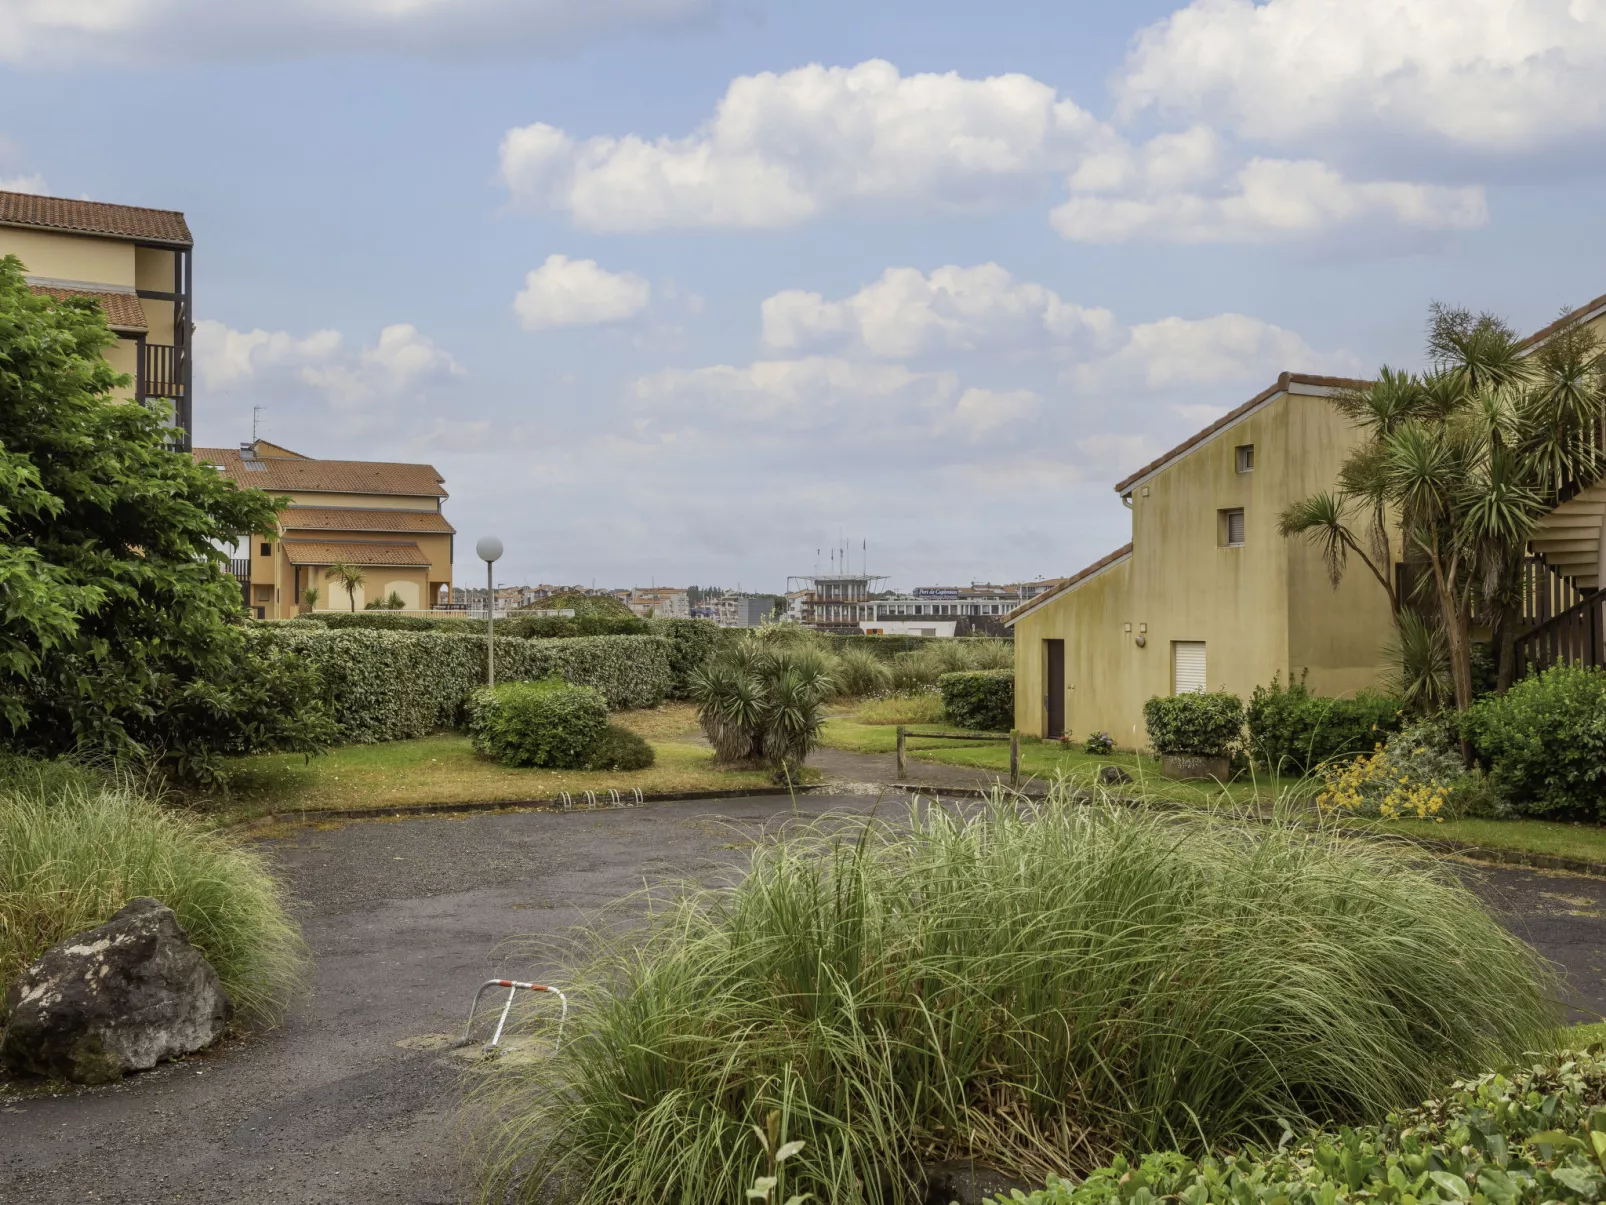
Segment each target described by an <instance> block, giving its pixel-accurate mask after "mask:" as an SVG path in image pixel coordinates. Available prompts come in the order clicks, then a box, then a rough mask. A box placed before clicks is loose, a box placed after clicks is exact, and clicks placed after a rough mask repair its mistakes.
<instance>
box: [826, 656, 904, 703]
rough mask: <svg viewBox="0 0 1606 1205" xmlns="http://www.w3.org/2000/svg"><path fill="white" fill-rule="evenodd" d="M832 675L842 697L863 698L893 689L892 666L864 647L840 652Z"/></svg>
mask: <svg viewBox="0 0 1606 1205" xmlns="http://www.w3.org/2000/svg"><path fill="white" fill-rule="evenodd" d="M831 677H832V678H833V679H834V680H835V682H836V688H837V691H838V693H839V694H840V695H841V697H843V698H848V699H862V698H865V697H866V696H868V695H879V694H884V693H885V692H886V691H889V690H891V689H892V667H891V666H890V665H888V664H887V663H886V661H884V660H883V659H882V658H880V657H877V656H876V655H875V654H874V653H872V652H870V651H869V650H868V649H863V648H847V649H843V650H842V652H840V653H838V654H837V659H836V666H835V668H834V670H833V671H832V674H831Z"/></svg>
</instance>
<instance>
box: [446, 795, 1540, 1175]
mask: <svg viewBox="0 0 1606 1205" xmlns="http://www.w3.org/2000/svg"><path fill="white" fill-rule="evenodd" d="M1068 804H1069V801H1068V800H1066V799H1064V798H1051V799H1049V800H1048V801H1046V802H1045V803H1043V804H1041V805H1033V804H1029V803H1026V802H1024V801H1021V800H1016V799H1005V798H995V800H994V801H993V802H992V804H991V805H990V806H986V807H983V808H982V809H979V810H978V811H977V812H975V813H972V814H970V815H968V816H955V815H952V814H947V813H944V812H941V811H939V810H936V809H932V810H930V811H929V812H928V813H927V814H925V815H924V816H921V815H919V814H913V815H911V816H910V818H909V820H908V821H907V822H905V823H902V824H897V825H885V826H878V825H875V824H874V823H872V824H870V825H867V826H864V825H862V822H852V821H847V820H842V819H839V820H836V821H827V822H822V823H821V824H820V825H818V826H816V827H814V828H813V829H805V830H803V831H802V832H801V833H797V834H794V835H792V836H790V837H788V838H786V839H784V840H777V841H775V842H773V843H770V844H766V845H764V846H762V847H761V848H760V849H759V851H758V852H757V853H756V854H755V855H754V860H753V863H752V867H751V872H750V873H749V875H748V876H747V877H746V879H745V880H743V881H742V882H741V883H740V884H738V885H737V886H735V887H734V888H731V889H728V890H710V889H705V888H700V887H687V888H686V889H685V890H684V891H683V892H682V893H680V894H679V895H678V896H676V897H675V898H673V899H672V900H667V901H666V900H662V899H658V900H655V901H654V902H653V907H652V908H651V910H650V914H649V918H648V920H647V922H646V926H645V929H644V930H642V929H636V930H634V931H632V932H630V933H629V934H628V935H627V936H625V937H619V936H617V935H613V934H611V933H610V932H608V931H605V930H598V931H597V932H595V933H594V935H593V937H592V939H591V944H590V945H589V946H588V947H586V948H584V949H583V950H582V951H581V952H579V954H578V955H577V956H576V957H575V958H574V959H573V960H572V961H571V964H570V966H569V967H568V968H566V969H565V970H564V971H563V972H562V974H563V977H564V981H565V982H566V983H572V984H575V985H576V989H575V994H574V1009H573V1012H572V1013H571V1016H570V1021H569V1025H570V1028H569V1030H568V1031H567V1034H566V1038H565V1041H564V1045H563V1048H562V1049H561V1050H560V1051H559V1052H558V1053H557V1054H556V1055H555V1056H554V1057H550V1058H542V1059H532V1060H526V1061H522V1062H514V1061H511V1060H510V1061H508V1062H506V1063H504V1064H502V1065H499V1066H496V1067H493V1068H492V1069H491V1070H490V1071H489V1072H488V1073H487V1078H486V1080H485V1081H484V1083H483V1084H482V1087H481V1089H480V1095H479V1096H478V1098H477V1101H476V1104H475V1106H474V1107H475V1109H476V1112H477V1116H478V1117H479V1118H480V1120H481V1125H482V1129H481V1130H480V1143H481V1149H482V1151H483V1153H484V1154H485V1156H486V1157H487V1160H488V1164H487V1167H488V1170H487V1176H486V1183H485V1194H486V1199H488V1200H497V1201H502V1200H504V1199H517V1200H524V1201H535V1200H541V1199H546V1198H545V1197H544V1196H543V1194H545V1193H547V1192H549V1191H552V1190H554V1189H559V1188H561V1191H560V1195H561V1192H562V1191H566V1192H570V1193H572V1194H573V1198H572V1199H573V1200H574V1201H575V1202H576V1203H577V1205H601V1203H602V1202H613V1201H622V1200H632V1201H633V1200H646V1199H655V1200H697V1201H701V1202H709V1203H711V1205H712V1203H718V1202H729V1203H731V1205H736V1203H737V1202H741V1201H743V1199H744V1193H745V1190H746V1188H747V1186H748V1185H750V1184H751V1183H752V1182H753V1180H754V1178H755V1176H758V1175H761V1174H764V1172H765V1171H766V1170H767V1164H766V1161H765V1158H764V1154H763V1150H762V1148H761V1147H760V1146H759V1144H758V1142H756V1141H755V1139H754V1129H755V1127H756V1128H757V1129H758V1130H759V1131H760V1132H767V1133H768V1135H769V1141H770V1143H771V1144H772V1146H781V1145H783V1144H791V1143H801V1144H803V1146H802V1149H801V1151H800V1152H798V1153H797V1154H795V1156H794V1157H793V1158H791V1159H790V1160H789V1161H788V1162H787V1164H786V1169H787V1172H786V1184H785V1187H784V1190H782V1191H780V1192H779V1193H778V1195H779V1196H780V1197H782V1198H785V1197H788V1196H790V1195H791V1194H794V1193H813V1194H814V1196H815V1199H817V1200H825V1201H832V1202H836V1203H840V1205H851V1203H854V1202H876V1203H877V1205H881V1203H886V1205H903V1203H906V1202H913V1201H916V1200H920V1199H922V1198H921V1190H920V1188H919V1185H918V1176H917V1175H916V1174H915V1173H916V1168H917V1166H918V1165H919V1163H921V1162H922V1161H924V1160H929V1159H943V1158H967V1157H968V1158H974V1159H976V1160H978V1161H980V1162H983V1163H986V1164H989V1165H991V1166H995V1167H999V1168H1003V1169H1006V1170H1010V1171H1013V1172H1015V1173H1016V1174H1020V1175H1024V1176H1028V1177H1031V1176H1042V1175H1045V1174H1047V1173H1049V1172H1054V1173H1058V1174H1074V1173H1076V1172H1078V1171H1085V1170H1087V1169H1089V1168H1091V1167H1094V1166H1097V1165H1098V1164H1099V1163H1100V1162H1102V1161H1104V1160H1106V1159H1107V1158H1108V1157H1109V1156H1110V1155H1111V1154H1112V1153H1113V1152H1114V1151H1116V1150H1119V1149H1138V1150H1147V1149H1157V1148H1164V1147H1172V1146H1175V1147H1179V1148H1181V1149H1184V1150H1197V1149H1199V1148H1201V1147H1206V1146H1210V1147H1213V1146H1216V1145H1217V1144H1221V1143H1228V1142H1233V1141H1239V1140H1244V1139H1251V1138H1254V1139H1262V1140H1268V1139H1269V1140H1270V1141H1272V1142H1275V1141H1276V1138H1277V1135H1278V1134H1279V1133H1280V1132H1281V1127H1282V1120H1283V1119H1287V1120H1288V1121H1289V1122H1291V1123H1293V1124H1296V1125H1299V1124H1306V1123H1309V1124H1320V1123H1328V1122H1334V1121H1338V1122H1349V1121H1361V1120H1366V1119H1373V1120H1377V1119H1381V1117H1382V1115H1383V1114H1384V1113H1386V1112H1387V1111H1388V1110H1390V1109H1393V1108H1397V1107H1400V1106H1403V1105H1406V1104H1409V1103H1410V1102H1412V1101H1415V1100H1418V1099H1421V1098H1422V1097H1424V1096H1426V1095H1428V1094H1429V1093H1430V1092H1431V1091H1433V1090H1435V1089H1436V1088H1438V1087H1439V1086H1441V1085H1442V1084H1444V1083H1446V1082H1448V1081H1449V1079H1450V1078H1452V1076H1453V1075H1454V1074H1455V1073H1456V1072H1457V1071H1458V1070H1460V1069H1462V1068H1465V1067H1480V1066H1487V1065H1495V1064H1498V1063H1500V1062H1501V1061H1503V1060H1505V1059H1508V1058H1513V1057H1515V1056H1518V1055H1520V1054H1521V1052H1523V1051H1525V1050H1533V1049H1538V1048H1540V1046H1541V1045H1542V1044H1543V1043H1544V1042H1545V1040H1546V1039H1547V1038H1548V1037H1549V1035H1551V1034H1552V1033H1553V1031H1554V1027H1555V1024H1556V1017H1555V1015H1554V1012H1553V1008H1552V1005H1551V1004H1549V1003H1548V999H1549V995H1550V992H1551V989H1552V986H1553V985H1552V983H1551V981H1550V977H1549V972H1548V971H1547V970H1546V969H1545V968H1544V966H1543V964H1542V963H1541V961H1540V960H1539V959H1538V957H1537V956H1536V955H1534V954H1533V952H1532V951H1531V950H1529V949H1528V948H1527V947H1526V946H1524V945H1523V944H1522V943H1521V942H1520V941H1518V940H1517V939H1516V938H1514V937H1512V936H1511V935H1510V934H1509V933H1507V932H1506V931H1505V930H1504V929H1503V928H1502V927H1501V926H1500V925H1499V924H1498V923H1497V922H1496V921H1495V920H1494V919H1493V918H1492V917H1491V916H1490V915H1489V913H1488V912H1487V911H1486V910H1485V909H1484V907H1483V906H1482V905H1481V904H1480V903H1479V902H1478V900H1477V899H1476V898H1475V897H1474V896H1472V895H1471V894H1470V893H1469V892H1468V891H1467V890H1466V889H1465V888H1463V887H1462V886H1461V885H1460V884H1459V883H1458V882H1457V881H1456V880H1455V879H1454V878H1453V877H1452V876H1451V875H1449V874H1448V873H1441V872H1440V871H1438V870H1437V869H1436V868H1434V867H1433V866H1431V865H1424V864H1423V862H1422V860H1420V859H1412V858H1411V857H1410V856H1409V855H1408V853H1407V852H1406V851H1403V850H1401V849H1399V848H1396V847H1392V846H1386V845H1381V844H1373V843H1367V842H1356V841H1350V840H1345V839H1343V838H1342V836H1341V834H1340V833H1339V832H1338V831H1337V830H1336V829H1334V828H1332V827H1331V826H1330V827H1328V828H1326V829H1321V830H1316V831H1312V830H1310V829H1308V828H1305V827H1296V826H1293V825H1287V824H1273V825H1268V826H1263V827H1260V826H1257V827H1256V828H1255V829H1253V830H1245V829H1242V828H1237V827H1235V826H1232V825H1229V824H1220V823H1211V822H1210V821H1209V819H1208V818H1206V817H1192V816H1187V815H1185V814H1177V813H1171V814H1161V813H1147V812H1143V811H1140V810H1137V811H1135V810H1133V809H1130V808H1127V807H1121V806H1116V805H1104V806H1089V807H1075V806H1068ZM856 824H857V825H859V826H860V827H858V832H859V834H860V835H859V836H858V837H857V838H856V837H855V835H854V825H856ZM845 826H847V827H845ZM528 1024H529V1026H530V1030H529V1032H530V1033H531V1034H533V1035H541V1036H544V1037H546V1038H547V1039H548V1040H549V1039H550V1029H549V1028H548V1027H549V1026H550V1025H551V1024H552V1021H551V1019H550V1018H540V1019H531V1020H530V1021H529V1022H528ZM564 1199H569V1198H568V1197H565V1198H564Z"/></svg>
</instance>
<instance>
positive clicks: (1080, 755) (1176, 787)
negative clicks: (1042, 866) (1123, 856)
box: [821, 716, 1314, 806]
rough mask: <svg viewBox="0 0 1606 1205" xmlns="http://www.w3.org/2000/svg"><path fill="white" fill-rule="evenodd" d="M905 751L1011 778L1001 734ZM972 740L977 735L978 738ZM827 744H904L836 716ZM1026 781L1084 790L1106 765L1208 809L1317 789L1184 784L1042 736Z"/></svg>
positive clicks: (866, 748)
mask: <svg viewBox="0 0 1606 1205" xmlns="http://www.w3.org/2000/svg"><path fill="white" fill-rule="evenodd" d="M908 728H909V737H908V741H907V744H906V746H905V751H906V754H907V756H908V758H909V760H910V761H929V762H938V763H941V764H943V765H949V766H972V767H975V768H976V769H980V770H991V771H994V772H995V773H999V774H1008V773H1009V738H1008V737H1007V736H1003V735H1000V738H999V739H998V740H997V741H996V742H993V741H989V742H986V743H982V742H980V741H957V740H951V741H943V740H942V739H941V738H942V736H943V734H945V733H959V732H961V731H963V730H962V729H958V728H952V727H947V726H944V725H940V724H919V725H909V726H908ZM968 735H971V736H975V735H977V734H975V733H969V734H968ZM821 741H822V743H823V744H825V745H827V746H828V747H830V748H832V749H845V750H847V751H849V752H852V753H892V752H893V751H894V750H896V748H897V745H898V736H897V728H896V725H892V724H865V723H861V722H859V721H858V720H857V719H855V718H853V717H851V716H841V717H834V718H832V719H830V720H828V721H826V725H825V731H824V733H823V735H822V738H821ZM1020 766H1021V777H1022V778H1036V779H1040V780H1045V781H1046V780H1049V779H1053V778H1055V777H1056V776H1058V775H1064V776H1065V778H1067V779H1068V780H1069V781H1071V782H1074V783H1076V784H1077V785H1079V786H1087V785H1090V784H1092V783H1093V782H1094V781H1095V780H1096V778H1097V776H1098V772H1099V769H1100V767H1102V766H1120V767H1121V768H1122V769H1124V770H1125V771H1126V772H1127V773H1128V774H1130V775H1132V777H1133V779H1134V783H1133V785H1132V786H1131V787H1130V788H1127V791H1128V792H1129V793H1131V794H1138V795H1143V796H1146V797H1148V798H1152V799H1156V800H1163V801H1165V802H1168V803H1183V804H1189V805H1196V806H1203V805H1207V804H1218V805H1219V804H1223V803H1229V804H1246V803H1257V802H1258V803H1269V802H1271V801H1272V800H1274V799H1276V798H1277V796H1278V794H1279V792H1293V793H1296V794H1301V795H1308V794H1309V793H1310V792H1311V791H1312V790H1313V789H1314V787H1313V784H1311V783H1309V782H1307V781H1305V780H1302V779H1288V778H1274V777H1262V778H1260V779H1258V780H1244V781H1238V782H1231V783H1227V784H1225V785H1223V784H1220V783H1215V782H1183V781H1179V780H1177V779H1173V778H1166V777H1164V776H1162V775H1161V773H1160V762H1159V760H1158V759H1157V758H1150V757H1140V756H1138V755H1137V754H1134V753H1110V754H1102V755H1098V754H1092V753H1084V752H1082V750H1081V749H1080V748H1078V747H1076V746H1074V745H1073V746H1071V747H1069V748H1067V747H1065V746H1063V745H1061V744H1060V743H1059V742H1058V741H1045V740H1040V739H1038V738H1037V737H1030V736H1028V737H1022V738H1021V743H1020Z"/></svg>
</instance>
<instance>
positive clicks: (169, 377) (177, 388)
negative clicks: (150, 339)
mask: <svg viewBox="0 0 1606 1205" xmlns="http://www.w3.org/2000/svg"><path fill="white" fill-rule="evenodd" d="M140 385H141V392H142V393H143V394H144V396H145V397H165V398H174V399H177V398H181V397H183V396H184V377H183V361H182V360H180V358H179V356H178V349H177V348H175V347H173V346H172V345H171V344H168V343H147V344H146V345H145V363H144V364H143V365H141V372H140Z"/></svg>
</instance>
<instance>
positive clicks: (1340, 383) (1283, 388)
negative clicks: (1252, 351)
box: [1115, 372, 1371, 494]
mask: <svg viewBox="0 0 1606 1205" xmlns="http://www.w3.org/2000/svg"><path fill="white" fill-rule="evenodd" d="M1370 384H1371V382H1370V381H1357V380H1352V379H1351V378H1349V377H1318V376H1311V375H1309V374H1307V373H1303V372H1285V373H1282V374H1280V375H1279V376H1278V378H1277V380H1276V382H1275V383H1274V384H1272V385H1271V386H1269V387H1268V388H1265V389H1262V390H1261V391H1260V392H1259V393H1257V394H1255V396H1254V397H1252V398H1250V399H1249V400H1248V401H1247V402H1245V403H1244V404H1243V405H1241V406H1238V407H1236V408H1235V409H1232V410H1229V411H1227V413H1225V414H1223V415H1222V416H1221V417H1220V418H1218V419H1217V420H1216V421H1215V422H1213V423H1211V424H1210V425H1209V426H1208V427H1206V428H1205V429H1204V430H1202V431H1198V432H1195V433H1194V434H1193V435H1190V436H1188V438H1187V439H1185V440H1183V441H1182V442H1181V443H1179V444H1178V445H1177V446H1176V447H1174V448H1172V449H1171V450H1170V451H1169V452H1166V453H1165V454H1164V455H1161V456H1157V457H1155V458H1154V459H1153V460H1151V461H1149V463H1148V464H1146V465H1144V466H1143V467H1142V468H1141V469H1139V470H1138V471H1137V472H1135V473H1133V474H1131V475H1130V476H1128V477H1125V478H1123V479H1122V480H1121V481H1120V482H1118V483H1117V484H1116V487H1115V492H1116V493H1118V494H1121V493H1125V492H1126V490H1127V487H1128V486H1130V485H1132V484H1133V483H1134V482H1137V481H1139V480H1141V479H1142V478H1144V477H1147V476H1148V475H1149V474H1150V473H1153V472H1154V471H1155V470H1157V469H1161V468H1164V467H1165V466H1166V465H1168V464H1170V463H1171V462H1172V461H1173V460H1177V459H1179V458H1180V457H1182V456H1185V455H1186V454H1187V453H1189V452H1191V451H1193V449H1194V448H1196V447H1198V446H1199V445H1200V444H1202V443H1204V442H1205V441H1206V440H1208V439H1209V438H1210V437H1211V436H1212V435H1215V434H1216V433H1217V432H1218V431H1221V430H1222V429H1223V428H1226V427H1230V426H1232V425H1233V423H1235V422H1237V421H1238V420H1239V419H1241V418H1243V417H1244V416H1245V415H1247V414H1249V413H1250V411H1252V410H1255V409H1258V408H1259V407H1261V406H1263V405H1265V404H1266V403H1267V402H1269V401H1271V399H1272V398H1274V397H1276V396H1277V395H1278V394H1279V393H1286V392H1288V387H1289V386H1290V385H1310V386H1314V387H1316V388H1322V389H1364V388H1365V387H1366V386H1368V385H1370Z"/></svg>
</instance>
